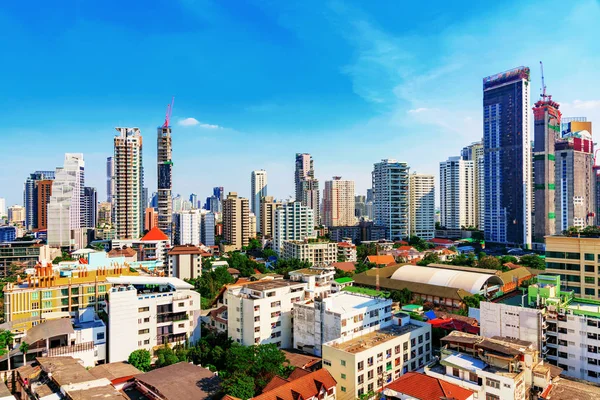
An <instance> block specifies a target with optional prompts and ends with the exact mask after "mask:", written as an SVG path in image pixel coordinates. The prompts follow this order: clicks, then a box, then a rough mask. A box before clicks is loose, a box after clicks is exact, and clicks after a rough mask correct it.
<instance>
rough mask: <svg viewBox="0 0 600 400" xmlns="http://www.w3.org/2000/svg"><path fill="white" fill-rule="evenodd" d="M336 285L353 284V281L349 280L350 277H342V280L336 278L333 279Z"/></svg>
mask: <svg viewBox="0 0 600 400" xmlns="http://www.w3.org/2000/svg"><path fill="white" fill-rule="evenodd" d="M334 280H335V281H336V282H337V283H349V282H354V279H352V278H350V277H347V276H345V277H343V278H337V279H334Z"/></svg>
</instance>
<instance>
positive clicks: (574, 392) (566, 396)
mask: <svg viewBox="0 0 600 400" xmlns="http://www.w3.org/2000/svg"><path fill="white" fill-rule="evenodd" d="M544 398H545V399H547V400H600V386H596V385H594V384H591V383H585V382H580V381H574V380H572V379H565V378H563V377H561V378H559V379H558V380H557V381H555V382H553V383H552V385H550V390H549V392H548V394H546V396H545V397H544Z"/></svg>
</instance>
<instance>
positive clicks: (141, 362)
mask: <svg viewBox="0 0 600 400" xmlns="http://www.w3.org/2000/svg"><path fill="white" fill-rule="evenodd" d="M151 359H152V357H151V356H150V352H149V351H148V350H146V349H138V350H135V351H133V352H132V353H131V354H130V355H129V358H128V359H127V362H128V363H129V364H131V365H133V366H134V367H136V368H137V369H139V370H140V371H142V372H148V371H150V366H151V365H150V362H151Z"/></svg>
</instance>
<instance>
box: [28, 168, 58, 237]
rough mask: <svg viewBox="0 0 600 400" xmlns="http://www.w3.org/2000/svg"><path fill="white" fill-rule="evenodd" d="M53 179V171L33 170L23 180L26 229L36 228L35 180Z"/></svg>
mask: <svg viewBox="0 0 600 400" xmlns="http://www.w3.org/2000/svg"><path fill="white" fill-rule="evenodd" d="M45 179H54V171H35V172H34V173H33V174H30V175H29V177H28V178H27V180H26V181H25V185H24V189H23V206H24V207H25V227H26V228H27V229H36V228H37V214H38V208H37V194H36V182H37V181H41V180H45Z"/></svg>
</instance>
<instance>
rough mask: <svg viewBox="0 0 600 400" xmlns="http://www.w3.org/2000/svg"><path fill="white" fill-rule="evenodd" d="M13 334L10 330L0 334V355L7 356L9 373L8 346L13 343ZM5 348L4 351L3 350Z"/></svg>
mask: <svg viewBox="0 0 600 400" xmlns="http://www.w3.org/2000/svg"><path fill="white" fill-rule="evenodd" d="M13 337H14V335H13V333H12V332H11V331H10V330H8V329H7V330H4V331H2V332H0V355H3V354H5V353H6V354H7V356H6V361H7V362H8V370H9V371H10V369H11V368H10V345H11V344H12V342H13ZM5 347H6V350H4V348H5Z"/></svg>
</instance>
